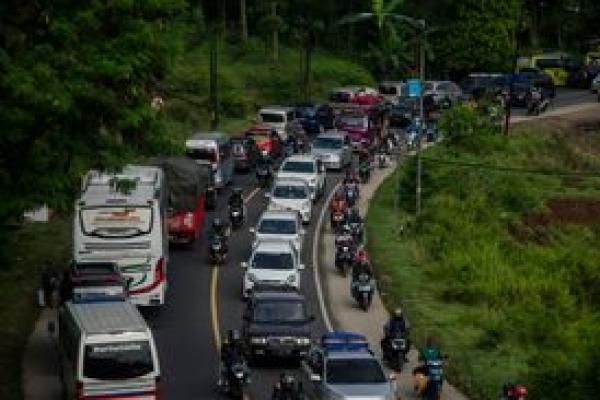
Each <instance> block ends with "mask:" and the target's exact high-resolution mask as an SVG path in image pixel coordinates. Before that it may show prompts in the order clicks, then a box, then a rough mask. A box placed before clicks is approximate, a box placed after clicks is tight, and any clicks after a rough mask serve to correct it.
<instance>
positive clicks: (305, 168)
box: [281, 161, 315, 174]
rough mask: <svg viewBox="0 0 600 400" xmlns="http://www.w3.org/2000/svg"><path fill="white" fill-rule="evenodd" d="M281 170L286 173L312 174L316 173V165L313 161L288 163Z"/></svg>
mask: <svg viewBox="0 0 600 400" xmlns="http://www.w3.org/2000/svg"><path fill="white" fill-rule="evenodd" d="M281 170H282V171H285V172H299V173H303V174H312V173H313V172H315V163H313V162H312V161H286V162H285V163H284V164H283V166H282V167H281Z"/></svg>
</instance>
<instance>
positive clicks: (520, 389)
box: [514, 385, 527, 399]
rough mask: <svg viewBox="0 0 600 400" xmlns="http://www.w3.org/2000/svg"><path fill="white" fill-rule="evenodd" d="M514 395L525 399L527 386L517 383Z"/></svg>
mask: <svg viewBox="0 0 600 400" xmlns="http://www.w3.org/2000/svg"><path fill="white" fill-rule="evenodd" d="M514 395H515V397H516V398H517V399H524V398H525V397H526V396H527V388H526V387H525V385H516V386H515V388H514Z"/></svg>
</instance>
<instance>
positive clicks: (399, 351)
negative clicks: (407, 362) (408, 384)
mask: <svg viewBox="0 0 600 400" xmlns="http://www.w3.org/2000/svg"><path fill="white" fill-rule="evenodd" d="M404 335H405V333H403V332H398V333H396V334H395V335H394V336H391V337H388V338H385V339H384V341H385V342H386V343H385V345H382V346H381V350H382V353H383V358H384V360H386V361H387V363H388V364H389V366H390V367H391V368H392V369H393V370H395V371H402V367H403V366H404V357H405V355H406V353H407V352H408V343H407V341H406V337H404Z"/></svg>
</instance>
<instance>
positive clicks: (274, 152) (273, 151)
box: [244, 124, 282, 159]
mask: <svg viewBox="0 0 600 400" xmlns="http://www.w3.org/2000/svg"><path fill="white" fill-rule="evenodd" d="M244 137H245V138H246V139H248V140H249V141H250V142H251V143H254V144H253V145H255V146H256V148H257V149H258V151H266V152H267V153H268V154H269V155H270V156H271V157H272V158H274V159H275V158H278V157H279V156H280V155H281V151H282V139H281V137H280V136H279V134H278V133H277V131H276V130H275V129H273V127H271V126H270V125H266V124H256V125H254V126H252V127H250V128H249V129H247V130H246V131H245V132H244Z"/></svg>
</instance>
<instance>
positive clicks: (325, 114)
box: [316, 104, 335, 130]
mask: <svg viewBox="0 0 600 400" xmlns="http://www.w3.org/2000/svg"><path fill="white" fill-rule="evenodd" d="M316 111H317V119H318V120H319V123H320V124H321V126H322V127H323V128H324V129H326V130H327V129H333V128H334V122H335V113H334V111H333V108H332V107H331V106H330V105H329V104H320V105H318V106H317V108H316Z"/></svg>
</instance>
